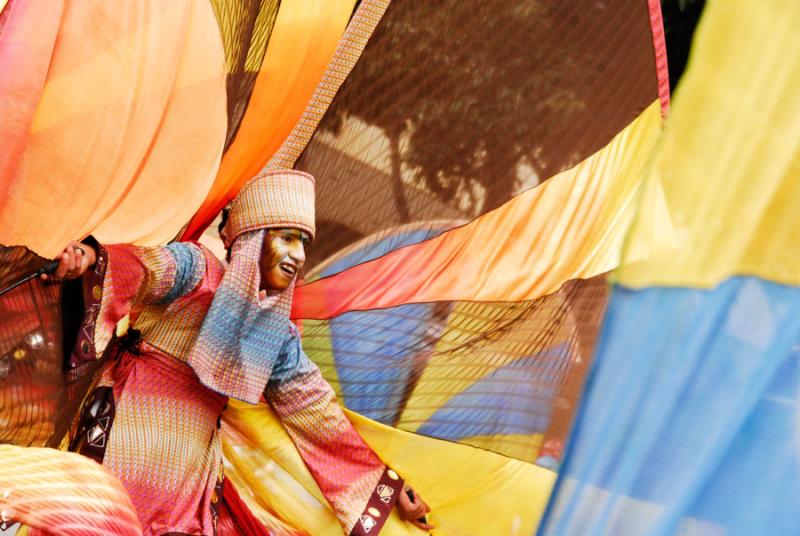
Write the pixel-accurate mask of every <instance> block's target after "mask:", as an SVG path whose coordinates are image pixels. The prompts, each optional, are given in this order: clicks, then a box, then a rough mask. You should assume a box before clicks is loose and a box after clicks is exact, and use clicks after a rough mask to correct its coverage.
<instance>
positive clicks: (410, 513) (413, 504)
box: [397, 486, 433, 530]
mask: <svg viewBox="0 0 800 536" xmlns="http://www.w3.org/2000/svg"><path fill="white" fill-rule="evenodd" d="M430 511H431V509H430V507H429V506H428V505H427V504H425V501H423V500H422V497H420V496H419V494H418V493H417V492H416V491H414V490H413V489H411V488H409V487H407V486H406V488H405V489H403V493H401V494H400V497H398V498H397V512H398V513H399V514H400V518H401V519H404V520H406V521H410V522H411V523H413V524H414V525H416V526H418V527H419V528H421V529H423V530H431V529H433V525H431V524H429V523H428V521H427V519H426V518H425V514H427V513H428V512H430Z"/></svg>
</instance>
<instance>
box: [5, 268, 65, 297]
mask: <svg viewBox="0 0 800 536" xmlns="http://www.w3.org/2000/svg"><path fill="white" fill-rule="evenodd" d="M56 268H58V261H50V262H48V263H47V264H45V265H44V266H42V267H41V268H39V269H38V270H36V271H35V272H31V273H29V274H28V275H26V276H24V277H22V278H20V279H17V280H16V281H14V282H13V283H11V284H10V285H9V286H7V287H6V288H4V289H2V290H0V296H2V295H3V294H6V293H8V292H11V291H12V290H14V289H15V288H17V287H18V286H20V285H24V284H25V283H27V282H28V281H30V280H31V279H36V278H37V277H39V276H40V275H42V274H53V273H54V272H55V271H56Z"/></svg>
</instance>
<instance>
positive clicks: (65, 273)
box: [42, 241, 97, 280]
mask: <svg viewBox="0 0 800 536" xmlns="http://www.w3.org/2000/svg"><path fill="white" fill-rule="evenodd" d="M57 260H58V268H56V271H55V273H53V275H52V276H49V277H52V278H53V279H77V278H79V277H81V276H82V275H83V274H84V273H86V270H88V269H89V267H90V266H93V265H94V263H95V261H96V260H97V253H96V252H95V250H94V248H93V247H92V246H89V245H87V244H83V243H81V242H74V241H73V242H70V243H69V244H67V247H65V248H64V251H62V252H61V255H59V256H58V258H57ZM42 279H45V280H46V279H48V275H47V274H42Z"/></svg>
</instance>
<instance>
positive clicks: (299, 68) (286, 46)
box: [184, 0, 355, 237]
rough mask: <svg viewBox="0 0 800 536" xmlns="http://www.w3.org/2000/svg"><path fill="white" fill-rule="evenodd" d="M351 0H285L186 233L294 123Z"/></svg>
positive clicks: (200, 225)
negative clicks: (237, 119)
mask: <svg viewBox="0 0 800 536" xmlns="http://www.w3.org/2000/svg"><path fill="white" fill-rule="evenodd" d="M354 4H355V1H354V0H335V1H334V0H283V2H282V3H281V7H280V10H279V11H278V16H277V19H276V20H275V27H274V29H273V30H272V34H271V36H270V40H269V44H268V46H267V52H266V54H265V56H264V60H263V62H262V64H261V70H260V72H259V73H258V78H257V79H256V84H255V87H254V88H253V92H252V94H251V95H250V101H249V103H248V107H247V111H246V112H245V115H244V117H243V118H242V122H241V124H240V125H239V130H238V132H237V134H236V137H235V138H234V141H233V143H231V146H230V147H229V148H228V150H227V151H226V153H225V156H224V158H223V159H222V164H221V165H220V169H219V172H218V173H217V177H216V179H215V180H214V184H213V187H212V188H211V191H210V192H208V195H207V197H206V199H205V201H204V202H203V205H202V206H201V207H200V209H199V210H198V211H197V214H196V215H195V217H194V218H193V219H192V222H191V223H190V226H189V228H188V229H187V230H186V233H185V235H184V236H188V237H191V236H196V235H198V236H199V233H200V232H201V231H202V229H204V228H205V227H206V226H207V225H208V224H209V223H210V222H211V221H212V220H213V219H214V217H215V216H216V215H217V213H218V212H219V211H220V209H222V207H224V206H225V204H226V203H227V202H228V201H229V200H230V199H232V198H233V197H234V196H235V195H236V193H237V192H238V191H239V188H241V187H242V185H243V184H244V183H245V182H246V181H247V180H249V179H250V178H252V177H254V176H255V175H257V174H258V172H259V171H260V170H261V168H263V167H264V165H265V164H266V163H267V161H268V160H269V159H270V157H272V155H273V154H274V153H275V151H277V150H278V148H279V147H280V146H281V144H282V143H283V141H284V140H285V139H286V137H287V136H288V135H289V133H290V132H291V131H292V128H294V126H295V123H297V121H298V120H299V119H300V116H301V115H302V113H303V111H304V110H305V108H306V104H307V103H308V100H309V99H310V98H311V95H312V93H313V92H314V89H315V88H316V87H317V84H318V83H319V81H320V78H322V74H323V72H324V71H325V67H326V66H327V65H328V62H329V61H330V59H331V56H333V52H334V50H335V49H336V45H337V43H338V42H339V38H340V37H341V36H342V33H343V32H344V29H345V27H346V26H347V21H348V20H349V17H350V14H351V13H352V11H353V6H354Z"/></svg>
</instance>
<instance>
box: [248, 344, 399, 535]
mask: <svg viewBox="0 0 800 536" xmlns="http://www.w3.org/2000/svg"><path fill="white" fill-rule="evenodd" d="M264 394H265V396H266V399H267V402H268V403H269V404H270V405H271V406H272V408H273V409H274V411H275V413H276V414H277V415H278V417H279V418H280V420H281V423H282V424H283V426H284V428H286V430H287V432H288V433H289V436H290V437H291V438H292V441H293V442H294V444H295V446H296V447H297V449H298V451H299V452H300V455H301V456H302V457H303V461H304V462H305V464H306V466H308V468H309V470H310V472H311V474H312V475H313V477H314V480H316V482H317V484H318V485H319V487H320V490H322V493H323V494H324V495H325V498H326V499H327V500H328V502H329V503H330V504H331V506H332V507H333V509H334V511H335V512H336V516H337V517H338V518H339V521H340V522H341V523H342V525H344V527H345V529H346V532H348V533H349V534H351V535H366V534H371V535H375V534H377V533H378V532H379V531H380V529H381V527H382V526H383V524H384V523H385V521H386V518H387V517H388V515H389V513H390V512H391V510H392V507H393V506H394V503H395V501H396V500H397V497H398V495H399V494H400V493H401V492H402V489H403V480H402V479H401V478H400V477H399V476H398V475H397V473H395V472H394V471H393V470H391V469H389V468H388V467H386V465H385V464H384V463H383V462H382V461H381V460H380V458H378V456H377V455H376V454H375V453H374V452H373V451H372V449H370V447H369V446H368V445H367V444H366V443H365V442H364V440H363V439H362V438H361V436H360V435H358V432H356V430H355V428H353V425H352V424H351V423H350V421H349V420H348V419H347V417H346V416H345V415H344V412H343V411H342V408H341V407H340V406H339V404H338V403H337V401H336V395H335V394H334V392H333V389H332V388H331V386H330V385H329V384H328V382H326V381H325V379H324V378H323V377H322V374H321V373H320V371H319V368H318V367H317V366H316V365H315V364H314V363H312V362H311V360H309V358H308V356H306V354H305V352H303V349H302V348H301V346H300V337H299V335H298V334H297V333H296V331H293V336H292V337H291V338H290V339H289V340H288V341H287V342H286V344H284V347H283V349H282V351H281V354H280V356H279V358H278V361H277V363H276V364H275V367H274V368H273V370H272V376H271V377H270V380H269V382H268V384H267V388H266V390H265V393H264Z"/></svg>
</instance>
